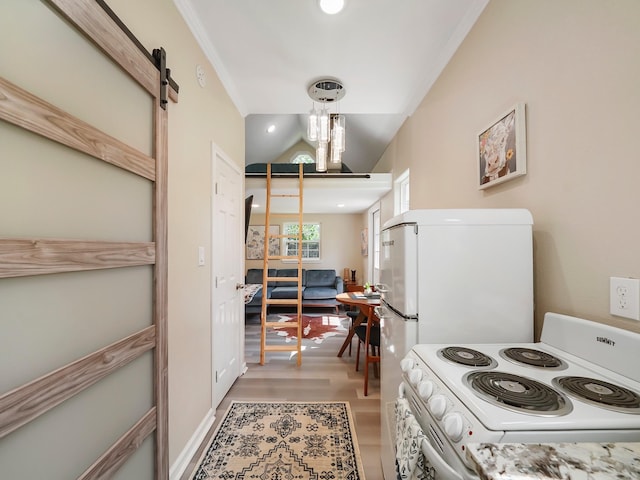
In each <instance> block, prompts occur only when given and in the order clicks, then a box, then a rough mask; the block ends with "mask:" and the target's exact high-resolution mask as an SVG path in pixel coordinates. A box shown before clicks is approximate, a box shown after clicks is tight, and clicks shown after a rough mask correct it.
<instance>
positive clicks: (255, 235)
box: [246, 225, 280, 260]
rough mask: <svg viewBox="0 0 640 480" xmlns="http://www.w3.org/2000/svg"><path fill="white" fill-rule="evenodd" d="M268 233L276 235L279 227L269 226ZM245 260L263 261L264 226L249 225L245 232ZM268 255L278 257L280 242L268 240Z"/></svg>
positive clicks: (275, 239) (272, 239)
mask: <svg viewBox="0 0 640 480" xmlns="http://www.w3.org/2000/svg"><path fill="white" fill-rule="evenodd" d="M269 233H270V234H272V235H278V234H279V233H280V226H279V225H270V226H269ZM246 247H247V260H263V259H264V225H249V229H248V230H247V244H246ZM269 255H280V240H279V239H278V238H271V239H269Z"/></svg>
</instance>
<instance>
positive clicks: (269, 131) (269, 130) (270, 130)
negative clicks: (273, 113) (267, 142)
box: [267, 123, 276, 133]
mask: <svg viewBox="0 0 640 480" xmlns="http://www.w3.org/2000/svg"><path fill="white" fill-rule="evenodd" d="M275 131H276V126H275V125H274V124H273V123H272V124H271V125H269V126H268V127H267V133H273V132H275Z"/></svg>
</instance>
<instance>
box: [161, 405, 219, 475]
mask: <svg viewBox="0 0 640 480" xmlns="http://www.w3.org/2000/svg"><path fill="white" fill-rule="evenodd" d="M215 420H216V411H215V410H213V409H211V410H209V411H208V412H207V414H206V415H205V417H204V418H203V419H202V421H201V422H200V425H198V428H197V429H196V431H195V432H193V435H192V436H191V438H190V439H189V441H188V442H187V444H186V445H185V447H184V448H183V449H182V452H180V455H178V458H177V459H176V461H175V462H173V465H171V468H170V469H169V479H170V480H180V477H182V475H183V474H184V472H185V470H186V469H187V467H188V466H189V462H191V459H192V458H193V457H194V455H195V454H196V453H197V452H198V448H200V445H202V442H203V441H204V439H205V437H206V436H207V433H208V432H209V430H210V429H211V426H212V425H213V423H214V422H215Z"/></svg>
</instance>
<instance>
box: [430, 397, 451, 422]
mask: <svg viewBox="0 0 640 480" xmlns="http://www.w3.org/2000/svg"><path fill="white" fill-rule="evenodd" d="M428 404H429V410H431V413H433V416H434V417H436V419H437V420H441V419H442V416H443V415H444V412H445V411H446V410H447V398H446V397H445V396H444V395H434V396H433V397H431V398H430V399H429V402H428Z"/></svg>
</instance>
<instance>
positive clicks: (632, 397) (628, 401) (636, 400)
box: [552, 377, 640, 414]
mask: <svg viewBox="0 0 640 480" xmlns="http://www.w3.org/2000/svg"><path fill="white" fill-rule="evenodd" d="M552 383H553V384H554V385H555V386H557V387H559V388H561V389H562V390H564V391H565V392H567V393H568V394H569V395H572V396H573V397H575V398H578V399H580V400H583V401H584V402H586V403H590V404H592V405H597V406H600V407H603V408H606V409H609V410H613V411H616V412H622V413H633V414H640V395H638V394H637V393H636V392H633V391H631V390H629V389H627V388H624V387H621V386H619V385H614V384H612V383H609V382H605V381H603V380H596V379H594V378H587V377H557V378H554V379H553V381H552Z"/></svg>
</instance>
